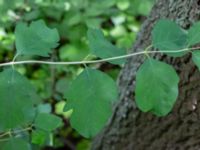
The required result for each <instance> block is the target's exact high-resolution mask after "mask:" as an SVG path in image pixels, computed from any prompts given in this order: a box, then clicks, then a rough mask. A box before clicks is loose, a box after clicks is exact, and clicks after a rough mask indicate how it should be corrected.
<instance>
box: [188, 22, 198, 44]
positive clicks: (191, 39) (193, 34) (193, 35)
mask: <svg viewBox="0 0 200 150" xmlns="http://www.w3.org/2000/svg"><path fill="white" fill-rule="evenodd" d="M199 42H200V22H197V23H195V24H194V25H193V26H192V27H191V28H190V29H189V30H188V45H189V46H192V45H195V44H197V43H199Z"/></svg>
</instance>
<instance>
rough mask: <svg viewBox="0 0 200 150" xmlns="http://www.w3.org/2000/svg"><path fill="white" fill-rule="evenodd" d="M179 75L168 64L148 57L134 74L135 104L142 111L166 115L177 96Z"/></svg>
mask: <svg viewBox="0 0 200 150" xmlns="http://www.w3.org/2000/svg"><path fill="white" fill-rule="evenodd" d="M178 82H179V77H178V75H177V73H176V71H175V70H174V69H173V68H172V67H171V66H170V65H168V64H166V63H163V62H160V61H157V60H154V59H148V60H146V61H145V62H144V64H143V65H142V66H141V67H140V69H139V70H138V72H137V75H136V90H135V94H136V97H135V98H136V99H135V100H136V104H137V106H138V108H139V109H141V110H142V111H143V112H148V111H151V112H152V113H153V114H156V115H158V116H164V115H167V114H168V113H169V112H170V111H171V109H172V108H173V105H174V103H175V101H176V99H177V96H178Z"/></svg>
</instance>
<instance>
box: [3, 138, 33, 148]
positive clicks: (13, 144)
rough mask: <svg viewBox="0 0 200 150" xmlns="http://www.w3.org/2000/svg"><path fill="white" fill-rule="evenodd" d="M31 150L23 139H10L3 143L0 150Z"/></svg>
mask: <svg viewBox="0 0 200 150" xmlns="http://www.w3.org/2000/svg"><path fill="white" fill-rule="evenodd" d="M16 149H18V150H31V147H30V145H29V144H28V142H26V141H25V140H23V139H20V138H11V139H9V141H7V142H5V144H3V146H2V147H1V150H16Z"/></svg>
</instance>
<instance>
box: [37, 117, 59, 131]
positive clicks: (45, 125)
mask: <svg viewBox="0 0 200 150" xmlns="http://www.w3.org/2000/svg"><path fill="white" fill-rule="evenodd" d="M34 124H35V127H36V128H38V129H43V130H45V131H49V132H50V131H53V130H55V129H56V128H58V127H60V126H61V125H62V119H61V118H59V117H57V116H55V115H53V114H47V113H39V114H38V115H37V117H36V119H35V123H34Z"/></svg>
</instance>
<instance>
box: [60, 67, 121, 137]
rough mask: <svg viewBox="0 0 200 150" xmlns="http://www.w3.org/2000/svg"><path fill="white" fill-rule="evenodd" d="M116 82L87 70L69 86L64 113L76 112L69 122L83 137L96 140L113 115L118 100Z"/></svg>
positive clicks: (102, 74) (94, 71)
mask: <svg viewBox="0 0 200 150" xmlns="http://www.w3.org/2000/svg"><path fill="white" fill-rule="evenodd" d="M117 96H118V90H117V86H116V83H115V82H114V81H113V80H112V78H110V77H109V76H108V75H106V74H104V73H103V72H100V71H98V70H95V69H85V70H84V71H83V72H82V73H81V74H80V75H79V76H78V77H77V78H76V79H75V80H74V81H73V82H72V84H71V86H70V87H69V89H68V91H67V93H66V98H67V103H66V105H65V108H64V110H65V111H67V110H70V109H73V113H72V115H71V118H70V123H71V125H72V127H73V128H75V129H76V130H77V131H78V132H79V133H80V134H82V135H83V136H85V137H93V136H94V135H96V134H97V133H98V132H99V131H100V130H101V129H102V128H103V127H104V125H105V124H106V122H107V121H108V119H109V117H110V116H111V114H112V102H114V101H116V100H117V99H118V97H117Z"/></svg>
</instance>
